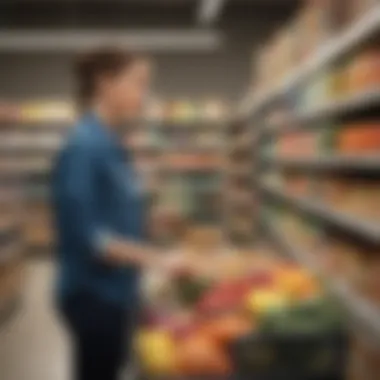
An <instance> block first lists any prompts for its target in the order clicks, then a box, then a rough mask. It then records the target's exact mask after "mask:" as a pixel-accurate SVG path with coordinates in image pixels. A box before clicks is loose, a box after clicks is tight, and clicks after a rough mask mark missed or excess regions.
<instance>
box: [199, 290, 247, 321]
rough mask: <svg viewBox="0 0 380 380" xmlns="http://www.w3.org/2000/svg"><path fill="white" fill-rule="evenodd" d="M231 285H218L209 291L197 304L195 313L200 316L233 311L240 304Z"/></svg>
mask: <svg viewBox="0 0 380 380" xmlns="http://www.w3.org/2000/svg"><path fill="white" fill-rule="evenodd" d="M234 285H235V284H233V283H222V284H218V285H217V286H215V287H214V288H212V289H210V290H209V291H208V292H206V294H205V295H204V296H203V297H202V298H201V300H200V302H198V304H197V311H198V312H200V313H202V314H215V313H220V312H223V311H229V310H234V309H236V308H237V307H239V306H240V304H241V299H240V297H238V294H237V291H236V289H235V286H234Z"/></svg>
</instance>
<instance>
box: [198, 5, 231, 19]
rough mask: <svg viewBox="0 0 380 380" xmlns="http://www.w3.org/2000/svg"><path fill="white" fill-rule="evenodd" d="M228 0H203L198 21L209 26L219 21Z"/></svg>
mask: <svg viewBox="0 0 380 380" xmlns="http://www.w3.org/2000/svg"><path fill="white" fill-rule="evenodd" d="M225 2H226V0H201V1H200V3H199V11H198V21H199V22H200V23H201V24H203V25H209V24H212V23H214V22H215V21H217V19H218V18H219V16H220V14H221V13H222V10H223V5H224V3H225Z"/></svg>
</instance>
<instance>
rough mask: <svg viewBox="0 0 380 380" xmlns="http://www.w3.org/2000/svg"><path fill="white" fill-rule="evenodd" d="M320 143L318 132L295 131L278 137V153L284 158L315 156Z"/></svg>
mask: <svg viewBox="0 0 380 380" xmlns="http://www.w3.org/2000/svg"><path fill="white" fill-rule="evenodd" d="M318 144H319V133H318V132H293V133H289V134H285V135H282V136H280V137H279V138H278V142H277V151H276V153H278V156H280V157H283V158H299V157H313V156H314V155H316V153H317V152H318Z"/></svg>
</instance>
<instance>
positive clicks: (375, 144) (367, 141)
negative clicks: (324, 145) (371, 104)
mask: <svg viewBox="0 0 380 380" xmlns="http://www.w3.org/2000/svg"><path fill="white" fill-rule="evenodd" d="M337 140H338V141H337V144H338V150H339V151H340V152H342V153H346V154H358V153H375V152H376V151H377V150H378V149H379V148H380V125H379V123H375V122H373V123H366V124H364V125H361V124H353V125H350V126H347V127H346V128H344V129H343V130H342V131H341V132H340V133H339V135H338V137H337Z"/></svg>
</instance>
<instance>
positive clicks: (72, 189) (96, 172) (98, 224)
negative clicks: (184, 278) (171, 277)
mask: <svg viewBox="0 0 380 380" xmlns="http://www.w3.org/2000/svg"><path fill="white" fill-rule="evenodd" d="M101 154H102V152H101V150H100V149H96V147H93V146H91V145H84V146H79V145H78V146H73V147H71V148H70V149H69V151H68V152H67V155H66V158H65V159H66V163H65V170H64V171H63V173H62V176H63V178H61V181H60V185H61V186H62V187H63V189H61V191H62V190H63V193H64V195H65V200H66V201H65V205H66V207H67V211H68V212H69V213H70V215H71V217H72V222H73V226H71V228H75V236H76V238H77V239H79V241H81V242H83V244H84V245H86V246H87V247H89V249H90V250H91V251H92V252H94V255H95V256H96V259H99V260H103V261H104V262H105V263H110V264H117V265H136V266H161V265H162V266H164V267H167V260H165V259H164V258H163V257H162V255H159V254H157V250H155V249H153V248H150V247H147V246H144V245H142V244H140V243H136V242H133V241H127V240H124V239H122V238H119V237H118V236H117V234H115V233H113V231H110V230H109V229H108V227H107V226H105V225H104V223H103V220H102V215H101V214H100V212H99V200H100V198H101V196H102V194H101V191H102V189H101V187H100V181H101V173H102V170H103V169H104V166H103V165H104V164H105V162H104V160H103V159H102V157H101ZM103 196H104V195H103ZM171 265H175V264H169V267H170V266H171Z"/></svg>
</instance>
